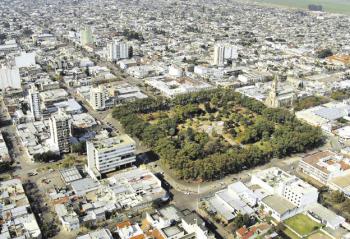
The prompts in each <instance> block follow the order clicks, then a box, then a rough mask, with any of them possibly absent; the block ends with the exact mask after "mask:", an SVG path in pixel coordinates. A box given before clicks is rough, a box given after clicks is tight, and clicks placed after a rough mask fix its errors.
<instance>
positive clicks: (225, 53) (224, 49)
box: [213, 43, 238, 66]
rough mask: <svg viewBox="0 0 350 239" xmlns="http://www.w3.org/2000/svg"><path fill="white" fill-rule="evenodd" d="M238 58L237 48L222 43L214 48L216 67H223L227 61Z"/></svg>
mask: <svg viewBox="0 0 350 239" xmlns="http://www.w3.org/2000/svg"><path fill="white" fill-rule="evenodd" d="M237 58H238V52H237V48H236V47H234V46H231V45H227V44H222V43H220V44H216V45H215V46H214V59H213V64H214V65H216V66H223V65H224V64H225V60H229V59H231V60H232V59H237Z"/></svg>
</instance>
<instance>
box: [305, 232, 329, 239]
mask: <svg viewBox="0 0 350 239" xmlns="http://www.w3.org/2000/svg"><path fill="white" fill-rule="evenodd" d="M307 239H330V237H329V236H327V235H326V234H324V233H322V232H316V233H314V234H312V235H310V236H309V237H308V238H307Z"/></svg>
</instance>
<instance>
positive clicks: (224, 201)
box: [209, 182, 258, 223]
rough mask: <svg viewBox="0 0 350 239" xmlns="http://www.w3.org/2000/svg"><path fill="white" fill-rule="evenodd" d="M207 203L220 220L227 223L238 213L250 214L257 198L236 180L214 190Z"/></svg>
mask: <svg viewBox="0 0 350 239" xmlns="http://www.w3.org/2000/svg"><path fill="white" fill-rule="evenodd" d="M209 203H210V205H211V207H212V208H213V209H214V210H215V211H216V212H217V215H218V216H220V218H221V220H222V221H224V222H227V223H228V222H230V221H232V220H233V219H234V218H235V216H236V215H237V214H239V213H241V214H248V215H252V214H253V213H254V212H255V210H254V209H253V208H254V207H255V206H256V205H257V203H258V198H257V197H256V195H255V194H254V193H253V192H252V191H251V190H250V189H249V188H247V187H246V186H245V185H244V184H243V183H242V182H236V183H232V184H230V185H228V186H227V188H226V189H224V190H220V191H218V192H216V193H215V196H214V197H212V198H211V199H210V200H209Z"/></svg>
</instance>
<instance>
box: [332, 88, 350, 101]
mask: <svg viewBox="0 0 350 239" xmlns="http://www.w3.org/2000/svg"><path fill="white" fill-rule="evenodd" d="M331 98H332V99H333V100H339V101H340V100H345V99H349V98H350V92H349V90H338V91H333V92H332V93H331Z"/></svg>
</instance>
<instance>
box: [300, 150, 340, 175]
mask: <svg viewBox="0 0 350 239" xmlns="http://www.w3.org/2000/svg"><path fill="white" fill-rule="evenodd" d="M336 155H337V154H336V153H334V152H331V151H322V152H317V153H315V154H312V155H309V156H307V157H305V158H303V159H302V161H303V162H305V163H307V164H310V165H312V166H313V167H315V168H317V169H319V170H321V171H322V172H325V173H328V170H327V168H325V167H322V166H321V165H319V164H318V162H319V161H320V160H321V159H324V158H328V157H334V156H336Z"/></svg>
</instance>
